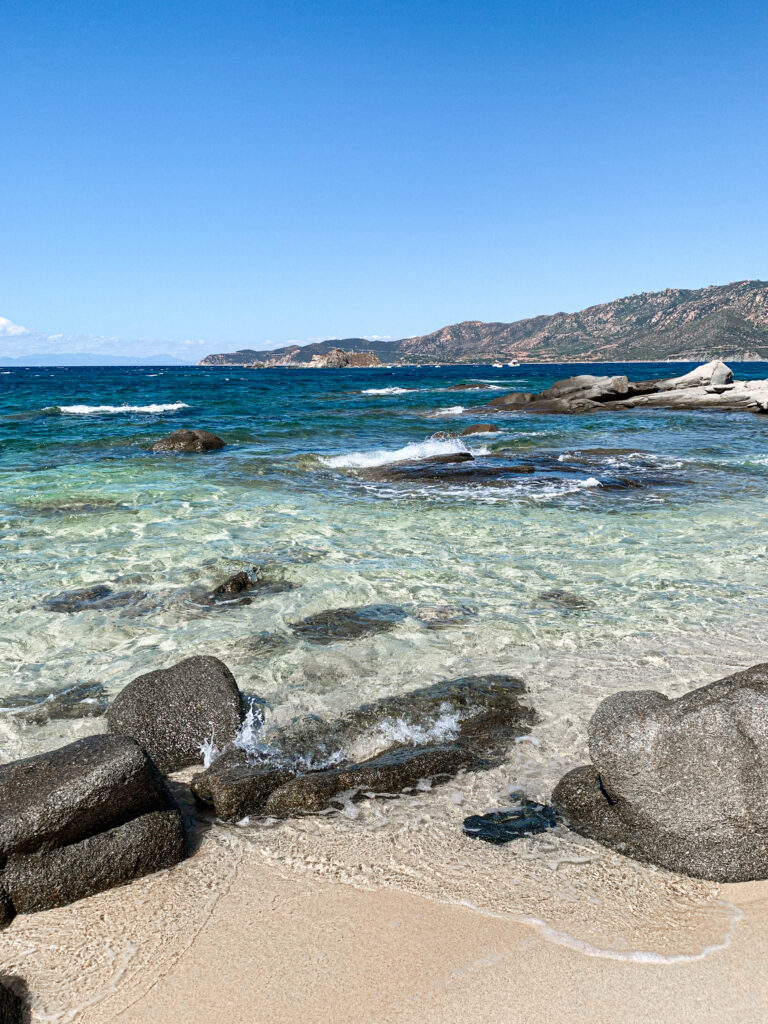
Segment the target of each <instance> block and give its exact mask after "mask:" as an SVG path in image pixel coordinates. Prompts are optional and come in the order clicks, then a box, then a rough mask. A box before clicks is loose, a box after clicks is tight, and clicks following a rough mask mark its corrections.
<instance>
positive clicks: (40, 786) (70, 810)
mask: <svg viewBox="0 0 768 1024" xmlns="http://www.w3.org/2000/svg"><path fill="white" fill-rule="evenodd" d="M169 806H170V798H169V796H168V793H167V792H166V790H165V787H164V786H163V784H162V782H161V780H160V778H159V776H158V774H157V772H156V770H155V768H154V766H153V765H152V763H151V762H150V761H149V759H148V758H147V756H146V754H145V753H144V751H142V750H141V749H140V748H139V747H138V746H137V745H136V743H134V742H133V741H132V740H130V739H128V738H126V737H124V736H109V735H101V736H87V737H86V738H85V739H81V740H78V741H77V742H75V743H69V744H67V746H65V747H60V748H59V749H58V750H53V751H50V752H49V753H46V754H38V755H37V756H36V757H29V758H26V759H25V760H23V761H12V762H11V763H10V764H4V765H0V859H2V857H7V856H10V855H11V854H13V853H28V852H30V851H33V850H36V849H38V848H39V847H41V846H42V847H51V846H62V845H65V844H67V843H71V842H75V841H77V840H79V839H83V838H85V837H86V836H89V835H92V834H93V833H94V832H102V831H104V830H105V829H109V828H112V827H113V826H116V825H121V824H123V823H124V822H126V821H128V820H129V819H131V818H135V817H137V816H139V815H143V814H147V813H149V812H151V811H155V810H160V809H166V808H167V807H169Z"/></svg>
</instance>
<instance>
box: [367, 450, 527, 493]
mask: <svg viewBox="0 0 768 1024" xmlns="http://www.w3.org/2000/svg"><path fill="white" fill-rule="evenodd" d="M460 455H462V456H463V453H457V454H456V455H451V456H438V457H437V458H433V459H422V460H421V461H419V462H393V463H390V464H389V465H387V466H380V467H377V468H375V469H368V470H365V471H363V472H362V473H361V475H362V476H365V477H366V479H368V480H387V481H392V482H397V481H412V480H419V481H424V482H425V483H430V482H434V483H442V484H446V483H447V484H460V485H466V484H481V485H483V486H499V487H503V486H504V485H505V484H506V483H507V482H508V478H509V477H510V476H515V475H517V474H519V473H533V472H534V467H533V466H532V465H531V464H530V463H517V464H515V463H512V462H511V461H509V459H507V458H493V457H491V456H484V457H482V458H473V457H472V456H470V457H469V458H464V457H459V456H460Z"/></svg>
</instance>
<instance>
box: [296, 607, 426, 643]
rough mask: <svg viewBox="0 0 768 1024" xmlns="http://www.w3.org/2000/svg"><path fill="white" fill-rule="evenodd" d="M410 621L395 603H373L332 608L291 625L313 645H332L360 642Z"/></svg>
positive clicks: (301, 637)
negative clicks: (342, 642)
mask: <svg viewBox="0 0 768 1024" xmlns="http://www.w3.org/2000/svg"><path fill="white" fill-rule="evenodd" d="M405 618H407V615H406V613H405V612H404V611H403V609H402V608H398V607H397V606H395V605H391V604H369V605H364V606H363V607H361V608H330V609H328V610H327V611H323V612H316V613H315V614H314V615H308V616H307V618H306V619H302V620H301V622H293V623H291V630H292V631H293V633H294V635H295V636H297V637H299V638H300V639H301V640H307V641H308V642H309V643H312V644H332V643H336V642H337V641H339V640H357V639H359V638H360V637H362V636H370V635H372V634H374V633H386V632H387V631H388V630H390V629H394V627H395V626H396V625H397V623H398V622H401V621H402V620H403V619H405Z"/></svg>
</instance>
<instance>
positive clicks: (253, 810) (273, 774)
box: [192, 747, 296, 821]
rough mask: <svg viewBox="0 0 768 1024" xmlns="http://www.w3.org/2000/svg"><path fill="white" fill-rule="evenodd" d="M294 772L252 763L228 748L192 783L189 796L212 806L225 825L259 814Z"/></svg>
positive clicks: (241, 751)
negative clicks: (191, 793) (193, 795)
mask: <svg viewBox="0 0 768 1024" xmlns="http://www.w3.org/2000/svg"><path fill="white" fill-rule="evenodd" d="M295 774H296V773H295V771H292V770H291V769H289V768H286V767H282V766H280V765H276V764H274V763H272V762H270V761H268V760H266V759H264V760H257V761H256V762H255V763H254V761H253V760H252V759H250V758H249V757H248V756H247V755H246V753H245V751H243V750H240V749H239V748H238V747H231V748H230V749H228V750H226V751H224V753H223V754H222V755H221V756H220V757H217V758H216V760H215V761H214V762H213V764H212V765H211V767H210V768H208V769H207V770H206V771H204V772H203V773H202V774H200V775H197V776H195V778H194V779H193V780H192V792H193V793H194V794H195V796H196V797H197V798H198V799H199V800H200V801H202V803H204V804H211V805H212V806H213V807H214V808H215V810H216V814H217V815H218V816H219V817H220V818H223V819H224V820H225V821H237V820H239V819H240V818H245V817H247V816H248V815H249V814H262V813H263V812H264V807H265V806H266V803H267V800H268V798H269V797H270V795H271V794H272V792H273V791H274V790H276V789H278V788H279V787H280V786H282V785H284V784H285V783H286V782H289V781H290V780H291V779H292V778H293V777H294V775H295Z"/></svg>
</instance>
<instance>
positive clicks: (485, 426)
mask: <svg viewBox="0 0 768 1024" xmlns="http://www.w3.org/2000/svg"><path fill="white" fill-rule="evenodd" d="M498 431H499V428H498V427H497V426H496V424H495V423H472V424H470V426H468V427H464V429H463V430H462V432H461V433H460V434H459V437H469V435H470V434H496V433H498Z"/></svg>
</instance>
